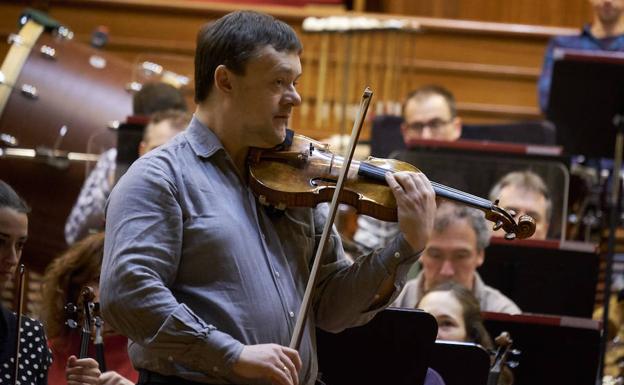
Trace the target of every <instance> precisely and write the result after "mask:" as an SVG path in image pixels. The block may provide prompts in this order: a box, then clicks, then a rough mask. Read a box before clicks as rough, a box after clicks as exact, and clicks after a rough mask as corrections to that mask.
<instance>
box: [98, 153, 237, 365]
mask: <svg viewBox="0 0 624 385" xmlns="http://www.w3.org/2000/svg"><path fill="white" fill-rule="evenodd" d="M167 166H168V165H167V164H166V163H165V164H159V163H158V162H156V161H154V159H153V158H150V159H149V160H144V159H140V160H139V161H137V164H135V166H133V167H132V168H131V169H130V171H129V172H128V173H127V174H126V175H125V176H124V177H123V178H122V180H121V181H120V182H119V184H118V185H117V186H116V187H115V189H114V190H113V192H112V193H111V196H110V199H109V202H108V206H107V211H106V241H105V248H104V261H103V265H102V273H101V280H100V288H101V290H100V293H101V298H100V301H101V306H102V311H103V314H104V317H105V319H106V320H107V322H109V323H110V325H111V326H112V327H113V328H114V329H115V330H117V331H118V332H120V333H122V334H124V335H127V336H128V337H129V338H130V339H131V340H132V341H133V342H134V343H136V344H139V345H140V346H142V347H144V348H147V349H149V350H150V352H151V353H152V354H153V355H155V356H156V357H158V358H159V359H163V360H168V361H169V362H173V361H175V362H176V364H177V365H181V366H183V367H184V368H185V369H187V370H190V371H196V372H206V371H210V372H211V375H216V374H217V373H218V374H219V376H226V375H227V374H228V371H229V368H230V367H231V365H232V363H233V362H235V361H236V360H237V359H238V356H239V354H240V352H241V350H242V348H243V345H242V344H241V343H240V342H239V341H237V340H236V339H234V338H233V337H231V336H230V335H228V334H227V333H224V332H221V331H220V330H219V328H218V325H210V324H207V323H206V322H204V321H203V320H202V319H201V318H200V317H198V316H197V315H196V314H194V312H193V311H192V310H191V309H190V308H189V307H188V306H186V305H185V304H183V303H179V302H178V301H177V300H176V298H175V297H174V295H173V294H172V292H171V290H170V287H171V285H172V284H173V282H174V281H175V277H176V275H177V270H178V266H179V264H180V258H181V255H182V239H183V230H182V226H183V217H182V210H181V206H180V203H179V201H178V199H177V193H178V192H177V190H176V187H175V186H176V185H175V183H174V181H173V180H172V179H173V178H172V177H171V176H170V174H169V173H168V172H167ZM169 167H170V166H169Z"/></svg>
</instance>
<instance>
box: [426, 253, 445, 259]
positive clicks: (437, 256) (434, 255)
mask: <svg viewBox="0 0 624 385" xmlns="http://www.w3.org/2000/svg"><path fill="white" fill-rule="evenodd" d="M427 256H428V257H429V258H432V259H441V258H442V254H438V253H431V252H429V253H427Z"/></svg>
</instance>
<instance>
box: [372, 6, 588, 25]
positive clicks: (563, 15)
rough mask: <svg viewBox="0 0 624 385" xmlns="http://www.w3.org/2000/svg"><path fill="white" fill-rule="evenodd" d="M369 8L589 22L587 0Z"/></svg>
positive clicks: (520, 21) (420, 13) (496, 18)
mask: <svg viewBox="0 0 624 385" xmlns="http://www.w3.org/2000/svg"><path fill="white" fill-rule="evenodd" d="M369 9H370V10H375V11H377V12H386V13H391V14H399V15H410V16H424V17H437V18H446V19H461V20H475V21H489V22H498V23H516V24H532V25H550V26H566V27H573V28H576V27H579V26H581V25H583V24H585V23H587V22H589V21H591V17H592V16H591V15H592V13H591V6H590V5H589V1H587V0H546V1H544V0H513V1H501V0H418V1H413V0H381V1H369Z"/></svg>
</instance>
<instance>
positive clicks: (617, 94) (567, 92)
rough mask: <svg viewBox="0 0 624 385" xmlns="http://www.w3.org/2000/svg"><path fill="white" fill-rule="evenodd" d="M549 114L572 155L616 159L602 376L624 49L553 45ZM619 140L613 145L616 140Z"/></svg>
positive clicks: (623, 104)
mask: <svg viewBox="0 0 624 385" xmlns="http://www.w3.org/2000/svg"><path fill="white" fill-rule="evenodd" d="M554 57H555V65H554V67H553V78H552V83H551V89H550V99H549V103H548V105H549V109H548V111H547V116H548V118H549V119H550V120H552V121H553V122H554V123H555V125H556V126H557V141H558V143H560V144H562V145H563V146H564V149H565V151H566V152H568V153H570V154H578V155H585V156H588V157H596V158H613V159H615V161H614V165H613V170H618V172H613V173H612V175H616V177H614V178H612V182H613V187H612V189H611V195H610V202H609V205H610V207H609V209H610V212H609V222H610V223H609V241H608V251H607V253H606V269H605V297H604V309H603V311H604V314H603V328H604V329H603V336H602V341H601V359H600V370H599V372H598V374H599V376H600V377H602V372H603V363H604V353H605V350H606V346H607V334H608V333H607V330H606V328H607V324H608V317H609V297H610V294H611V281H612V272H613V254H614V250H615V227H616V223H617V220H618V205H617V202H618V195H619V188H620V178H619V175H620V173H619V170H621V165H622V148H623V140H624V139H623V135H622V132H623V131H624V118H623V116H624V54H622V53H617V52H604V51H579V50H555V53H554ZM614 144H615V145H614Z"/></svg>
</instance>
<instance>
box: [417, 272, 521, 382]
mask: <svg viewBox="0 0 624 385" xmlns="http://www.w3.org/2000/svg"><path fill="white" fill-rule="evenodd" d="M416 307H417V308H419V309H422V310H424V311H426V312H427V313H430V314H431V315H433V316H434V317H435V319H436V321H437V322H438V337H437V339H439V340H446V341H459V342H473V343H476V344H479V345H481V346H483V347H484V348H486V349H488V350H490V351H491V350H492V349H493V348H494V344H493V342H492V338H491V337H490V335H489V334H488V332H487V330H486V329H485V326H484V325H483V318H481V308H480V306H479V302H478V301H477V299H476V298H475V296H474V295H473V294H472V292H471V291H470V290H468V289H467V288H466V287H464V286H463V285H460V284H458V283H455V282H452V281H448V282H444V283H441V284H440V285H438V286H435V287H433V288H432V289H431V290H429V291H428V292H427V293H426V294H425V295H424V296H423V297H422V299H421V300H420V302H418V305H417V306H416ZM498 383H499V384H500V385H511V384H513V374H512V373H511V371H510V370H509V369H508V368H507V367H505V368H504V370H503V372H502V374H501V376H500V377H499V380H498Z"/></svg>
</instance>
